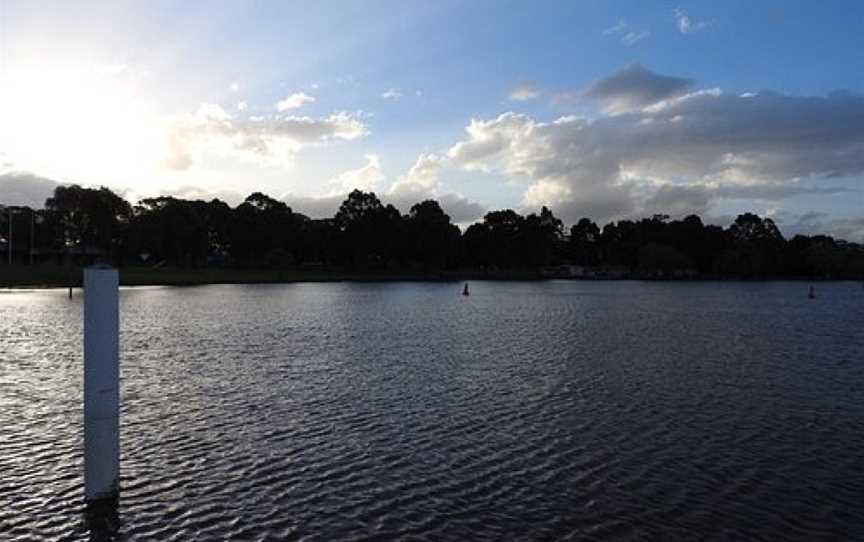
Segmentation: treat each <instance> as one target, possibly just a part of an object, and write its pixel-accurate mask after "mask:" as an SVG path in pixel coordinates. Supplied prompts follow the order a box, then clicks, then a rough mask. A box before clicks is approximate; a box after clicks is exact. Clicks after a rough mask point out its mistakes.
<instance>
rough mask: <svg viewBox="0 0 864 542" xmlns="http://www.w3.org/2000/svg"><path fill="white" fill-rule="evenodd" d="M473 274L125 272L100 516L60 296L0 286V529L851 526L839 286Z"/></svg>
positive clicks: (850, 335)
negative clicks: (215, 278)
mask: <svg viewBox="0 0 864 542" xmlns="http://www.w3.org/2000/svg"><path fill="white" fill-rule="evenodd" d="M471 288H472V289H471V292H472V295H471V296H470V297H467V298H466V297H463V296H461V295H459V293H460V290H461V284H409V283H404V284H401V283H393V284H350V283H346V284H294V285H259V286H207V287H195V288H134V289H125V290H123V291H122V293H121V333H122V336H121V356H122V358H121V378H122V382H121V401H122V414H121V416H122V419H121V447H122V457H121V498H120V502H119V508H118V509H117V513H116V516H113V515H112V514H110V513H109V514H107V515H105V514H103V513H101V512H100V513H96V514H85V508H84V505H83V502H82V494H83V480H82V471H83V450H82V446H83V442H82V436H81V435H82V417H83V413H82V388H83V383H82V378H83V373H82V364H83V362H82V357H81V350H82V339H81V327H82V318H81V311H82V301H81V297H80V293H79V294H76V297H75V298H74V299H72V300H69V299H67V297H66V292H65V291H58V290H54V291H50V290H49V291H31V292H24V291H13V292H9V291H5V292H0V540H88V539H91V538H93V539H98V538H100V537H105V536H112V535H116V537H117V538H119V539H122V540H178V541H180V540H184V541H185V540H227V539H231V540H291V539H304V540H322V541H331V540H360V539H378V540H392V539H403V540H410V539H415V540H468V539H473V540H482V539H504V540H646V539H647V540H694V539H704V540H736V539H748V540H782V539H798V540H850V539H851V540H854V539H858V540H864V288H862V286H861V284H856V283H833V284H819V285H818V286H817V294H818V297H817V299H815V300H808V299H807V296H806V288H807V285H806V284H802V283H759V284H757V283H753V284H747V283H722V284H712V283H693V284H690V283H685V284H673V283H639V282H543V283H481V282H475V283H472V285H471ZM115 529H116V532H114V530H115Z"/></svg>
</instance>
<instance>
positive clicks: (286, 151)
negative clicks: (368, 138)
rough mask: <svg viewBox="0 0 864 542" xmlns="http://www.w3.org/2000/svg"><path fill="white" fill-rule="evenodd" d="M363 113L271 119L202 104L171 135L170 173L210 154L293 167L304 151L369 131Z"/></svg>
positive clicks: (173, 126)
mask: <svg viewBox="0 0 864 542" xmlns="http://www.w3.org/2000/svg"><path fill="white" fill-rule="evenodd" d="M360 116H362V115H361V114H359V113H358V114H351V113H347V112H336V113H332V114H331V115H329V116H327V117H322V118H312V117H297V116H290V115H268V116H260V117H250V116H238V117H232V116H231V115H229V114H228V113H227V112H226V111H225V110H224V109H222V108H221V107H220V106H218V105H215V104H202V105H201V107H200V108H199V110H198V113H197V114H196V115H186V116H183V117H179V118H177V119H175V120H174V122H172V123H171V125H170V126H169V128H168V131H167V144H168V155H167V156H166V158H165V159H164V165H165V166H166V167H168V168H169V169H176V170H183V169H188V168H189V167H191V165H192V164H193V163H194V162H195V161H196V159H199V158H200V157H201V156H203V155H206V154H207V153H215V154H217V155H222V156H229V155H233V156H236V157H239V158H242V159H245V160H248V161H252V162H257V163H264V164H271V165H280V166H290V165H291V164H292V163H293V159H294V155H295V154H296V153H297V152H298V151H299V150H300V149H302V148H304V147H308V146H320V145H324V144H327V143H330V142H334V141H351V140H354V139H357V138H359V137H362V136H364V135H366V134H367V133H368V131H367V129H366V126H365V125H364V123H363V122H362V120H360V118H359V117H360Z"/></svg>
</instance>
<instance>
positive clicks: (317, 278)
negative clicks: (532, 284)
mask: <svg viewBox="0 0 864 542" xmlns="http://www.w3.org/2000/svg"><path fill="white" fill-rule="evenodd" d="M539 278H541V277H540V275H538V274H537V273H530V272H506V273H504V272H501V273H491V274H484V273H475V272H463V271H445V272H422V271H348V270H324V269H228V268H225V269H184V268H162V269H152V268H146V267H125V268H121V269H120V284H121V285H124V286H145V285H148V286H156V285H162V286H192V285H202V284H255V283H283V282H284V283H287V282H337V281H365V282H377V281H460V280H479V279H484V280H490V279H491V280H494V279H507V280H535V279H539ZM80 285H81V268H70V267H61V266H48V265H36V266H26V265H13V266H2V267H0V288H40V287H44V288H49V287H68V286H80Z"/></svg>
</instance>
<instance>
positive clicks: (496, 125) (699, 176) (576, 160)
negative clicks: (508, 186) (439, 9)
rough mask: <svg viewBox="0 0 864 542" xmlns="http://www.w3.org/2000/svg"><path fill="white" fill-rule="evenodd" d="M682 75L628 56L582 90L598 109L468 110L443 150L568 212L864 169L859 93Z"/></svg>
mask: <svg viewBox="0 0 864 542" xmlns="http://www.w3.org/2000/svg"><path fill="white" fill-rule="evenodd" d="M692 84H693V83H692V81H690V80H689V79H684V78H679V77H671V76H665V75H659V74H656V73H653V72H650V71H649V70H647V69H645V68H642V67H641V66H638V65H632V66H629V67H627V68H625V69H624V70H622V71H621V72H618V73H616V74H613V75H611V76H609V77H606V78H603V79H600V80H598V81H595V82H594V83H593V84H591V85H590V86H589V87H588V89H587V90H586V91H585V93H584V98H585V99H586V100H595V101H598V102H600V103H601V105H602V106H603V108H604V111H605V113H606V114H603V115H601V116H599V117H597V118H584V117H577V116H562V117H560V118H558V119H555V120H552V121H545V122H544V121H539V120H536V119H534V118H532V117H530V116H528V115H524V114H519V113H514V112H506V113H503V114H500V115H498V116H497V117H494V118H490V119H473V120H472V121H471V122H470V124H469V125H468V126H467V127H466V129H465V131H466V137H465V138H464V139H463V140H462V141H458V142H456V143H455V144H453V145H452V146H451V147H450V148H449V150H448V151H447V154H446V157H447V160H448V162H449V164H451V165H452V166H455V167H459V168H461V169H464V170H468V171H481V172H488V173H494V174H497V175H500V176H503V177H505V178H508V179H513V180H517V181H521V182H523V183H524V184H525V185H526V189H525V192H524V196H523V205H525V206H527V207H533V208H536V207H538V206H540V205H549V206H551V207H552V208H553V209H554V210H555V211H556V212H557V213H559V214H560V215H562V216H563V217H564V218H565V221H568V222H573V221H575V220H576V219H578V218H579V217H581V216H590V217H594V218H596V219H599V220H601V221H605V220H610V219H615V218H621V217H628V216H634V215H640V214H644V213H650V212H652V211H654V210H657V211H663V212H670V211H671V212H673V213H674V212H676V211H677V213H678V214H685V213H687V212H703V213H704V212H705V211H707V210H709V209H710V208H711V207H712V206H713V205H715V204H716V203H717V202H718V201H721V200H724V199H735V198H746V199H757V200H758V199H763V200H779V199H783V198H786V197H791V196H794V195H801V194H810V195H820V194H833V193H838V192H839V191H843V190H848V189H843V188H836V187H821V188H818V189H812V188H807V187H806V186H805V184H803V181H804V180H814V179H816V180H818V179H826V178H832V177H849V176H854V175H861V174H862V173H864V96H859V95H854V94H849V93H839V92H838V93H832V94H829V95H827V96H816V97H812V96H790V95H783V94H777V93H771V92H760V93H757V94H747V95H727V94H724V93H722V92H721V91H719V90H717V89H709V90H697V91H691V92H688V90H689V89H690V88H691V86H692Z"/></svg>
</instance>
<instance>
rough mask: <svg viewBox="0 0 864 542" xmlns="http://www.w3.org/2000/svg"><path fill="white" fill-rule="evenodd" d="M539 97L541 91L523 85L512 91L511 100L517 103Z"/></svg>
mask: <svg viewBox="0 0 864 542" xmlns="http://www.w3.org/2000/svg"><path fill="white" fill-rule="evenodd" d="M539 95H540V91H539V90H537V89H536V88H534V87H531V86H528V85H521V86H518V87H516V88H514V89H513V90H511V91H510V99H511V100H513V101H516V102H524V101H527V100H533V99H534V98H536V97H537V96H539Z"/></svg>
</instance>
